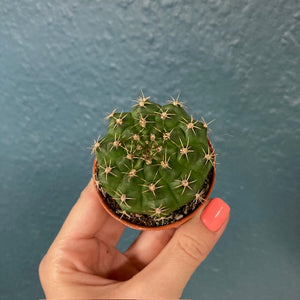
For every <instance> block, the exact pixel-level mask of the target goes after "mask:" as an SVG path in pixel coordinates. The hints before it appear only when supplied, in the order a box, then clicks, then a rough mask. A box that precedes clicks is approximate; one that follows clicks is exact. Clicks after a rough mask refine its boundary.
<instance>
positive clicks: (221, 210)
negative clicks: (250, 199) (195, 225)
mask: <svg viewBox="0 0 300 300" xmlns="http://www.w3.org/2000/svg"><path fill="white" fill-rule="evenodd" d="M229 212H230V207H229V205H228V204H227V203H225V202H224V201H223V200H222V199H220V198H214V199H212V200H210V202H209V204H208V205H207V206H206V207H205V209H204V210H203V212H202V214H201V217H200V219H201V221H202V223H203V224H204V225H205V226H206V227H207V228H208V229H209V230H211V231H218V230H219V229H220V228H221V227H222V225H223V223H224V222H225V220H226V219H227V217H228V215H229Z"/></svg>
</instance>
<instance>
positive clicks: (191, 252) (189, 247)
mask: <svg viewBox="0 0 300 300" xmlns="http://www.w3.org/2000/svg"><path fill="white" fill-rule="evenodd" d="M177 245H178V249H180V251H182V252H183V255H184V256H187V257H188V258H190V259H192V260H194V261H197V262H202V261H203V260H205V258H206V257H207V255H208V253H209V252H210V247H209V244H208V243H207V242H206V241H205V240H202V239H196V238H194V237H192V236H191V235H188V234H184V235H182V236H180V237H179V239H178V241H177Z"/></svg>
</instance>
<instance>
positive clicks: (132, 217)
mask: <svg viewBox="0 0 300 300" xmlns="http://www.w3.org/2000/svg"><path fill="white" fill-rule="evenodd" d="M149 98H150V97H145V96H144V94H143V92H141V95H140V96H139V98H138V100H136V104H135V105H134V107H133V109H132V110H131V112H126V113H124V112H121V113H117V112H116V109H115V110H113V112H112V113H111V114H109V115H108V116H107V118H106V119H107V120H109V126H108V132H107V134H106V135H105V136H104V137H103V138H102V139H100V138H98V139H97V140H96V141H95V142H94V145H93V147H92V152H93V153H94V154H95V160H94V164H93V177H94V181H95V187H96V189H97V192H98V194H99V199H100V201H101V203H102V205H103V206H104V208H105V209H106V211H107V212H108V213H109V214H110V215H112V216H113V217H115V218H117V219H118V220H120V221H121V222H122V223H124V224H126V225H127V226H129V227H132V228H135V229H139V230H143V229H146V230H147V229H152V230H159V229H168V228H170V227H177V226H179V225H180V224H182V223H184V222H185V221H187V220H188V219H190V218H191V217H192V216H193V215H194V214H195V213H196V210H197V209H198V208H199V207H200V206H201V204H202V203H203V202H204V201H206V200H207V199H208V196H209V194H210V192H211V190H212V187H213V184H214V180H215V172H216V163H215V156H216V155H215V152H214V150H213V148H212V146H211V144H210V141H209V140H208V138H207V129H208V128H207V127H208V124H207V123H206V122H205V121H204V120H202V122H199V121H196V120H194V119H193V117H191V116H189V115H188V114H187V113H186V112H185V110H184V108H183V105H182V103H181V102H179V100H178V97H177V99H174V98H172V101H171V103H168V104H166V105H164V106H161V105H159V104H156V103H153V102H152V101H150V100H149Z"/></svg>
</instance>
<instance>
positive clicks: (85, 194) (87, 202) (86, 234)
mask: <svg viewBox="0 0 300 300" xmlns="http://www.w3.org/2000/svg"><path fill="white" fill-rule="evenodd" d="M98 197H99V196H98V194H97V192H96V188H95V186H94V182H93V178H91V180H90V182H89V183H88V185H87V186H86V188H85V189H84V190H83V191H82V192H81V195H80V197H79V199H78V200H77V202H76V203H75V205H74V206H73V208H72V209H71V211H70V213H69V215H68V216H67V218H66V220H65V222H64V224H63V226H62V228H61V230H60V232H59V233H58V236H57V238H62V237H64V238H74V239H81V238H92V237H94V236H95V235H96V234H97V233H98V232H99V230H100V229H101V228H102V226H103V225H104V223H105V222H106V220H107V219H108V218H109V217H110V216H109V215H108V214H107V212H106V211H105V210H104V209H103V207H102V205H101V204H100V201H99V198H98Z"/></svg>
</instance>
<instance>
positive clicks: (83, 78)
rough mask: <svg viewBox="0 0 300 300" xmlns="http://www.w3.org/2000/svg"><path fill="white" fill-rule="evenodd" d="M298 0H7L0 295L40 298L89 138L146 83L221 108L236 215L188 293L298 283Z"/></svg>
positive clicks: (0, 37) (194, 109)
mask: <svg viewBox="0 0 300 300" xmlns="http://www.w3.org/2000/svg"><path fill="white" fill-rule="evenodd" d="M297 2H298V1H296V0H273V1H268V0H244V1H240V0H224V1H220V0H218V1H217V0H216V1H213V0H210V1H208V0H206V1H196V0H194V1H192V0H186V1H174V0H173V1H167V0H165V1H163V0H161V1H74V0H72V1H71V0H68V1H58V0H53V1H42V0H40V1H38V0H35V1H34V0H26V1H17V0H1V3H0V122H1V126H0V137H1V140H0V163H1V166H0V170H1V171H0V189H1V190H0V192H1V194H0V197H1V198H0V201H1V203H0V208H1V210H0V230H1V248H0V260H1V266H0V295H1V296H0V297H1V299H17V298H19V299H36V298H39V297H43V293H42V290H41V287H40V285H39V280H38V273H37V270H38V264H39V261H40V259H41V258H42V256H43V254H44V253H45V252H46V250H47V249H48V247H49V245H50V243H51V242H52V240H53V239H54V237H55V235H56V233H57V231H58V230H59V228H60V226H61V224H62V222H63V220H64V218H65V217H66V215H67V213H68V211H69V210H70V208H71V207H72V205H73V204H74V202H75V201H76V199H77V197H78V195H79V193H80V191H81V190H82V189H83V187H84V186H85V185H86V183H87V182H88V180H89V178H90V176H91V166H92V158H91V157H90V154H89V153H90V150H88V149H87V147H88V146H89V145H91V144H92V142H93V140H94V139H95V138H96V137H97V136H98V134H99V133H101V134H104V133H105V132H106V123H105V122H104V121H103V118H104V117H105V115H106V112H108V111H111V110H112V109H113V108H115V107H119V109H124V110H127V109H128V107H129V106H130V105H132V102H130V100H131V99H134V98H136V97H137V96H138V93H139V90H140V89H141V88H142V89H143V90H144V92H145V94H146V95H147V96H148V95H150V96H151V97H152V99H153V100H154V101H157V102H159V103H161V104H163V103H165V100H167V99H168V98H169V96H176V95H177V93H178V92H179V90H181V91H182V97H181V98H182V100H183V101H185V102H186V104H187V107H188V111H189V112H190V113H193V116H194V117H196V118H200V117H201V116H203V117H204V118H205V119H207V120H211V119H216V121H215V122H214V123H213V124H212V129H213V131H212V133H211V134H210V137H211V139H212V141H213V144H214V146H215V149H216V152H217V153H219V156H218V161H219V163H220V165H219V167H218V174H217V181H216V185H215V189H214V192H213V195H214V196H221V197H223V198H224V199H225V200H226V201H228V202H229V204H230V205H231V207H232V213H231V221H230V224H229V226H228V229H227V231H226V233H225V234H224V236H223V238H222V240H221V241H220V242H219V243H218V245H217V246H216V248H215V249H214V250H213V252H212V253H211V254H210V256H209V257H208V259H207V260H206V261H205V262H204V263H203V265H202V266H201V267H200V268H199V269H198V270H197V272H196V273H195V274H194V275H193V277H192V279H191V281H190V282H189V284H188V286H187V287H186V289H185V291H184V295H183V296H184V297H186V298H188V297H189V298H194V299H254V298H257V299H291V298H295V297H296V295H297V294H298V295H299V294H300V285H299V280H300V255H299V253H300V251H299V249H300V241H299V233H300V232H299V225H300V224H299V211H300V201H299V179H300V178H299V165H300V161H299V152H300V151H299V150H300V149H299V148H300V147H299V133H300V132H299V128H300V126H299V116H300V98H299V97H300V96H299V95H300V93H299V92H300V91H299V86H300V82H299V78H300V72H299V63H300V62H299V53H300V9H299V2H298V4H297ZM135 235H136V232H133V231H131V230H128V231H127V232H126V235H125V236H124V238H123V240H122V242H121V244H120V248H121V249H125V248H126V246H127V245H128V244H129V243H130V241H131V240H132V239H133V237H134V236H135Z"/></svg>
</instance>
